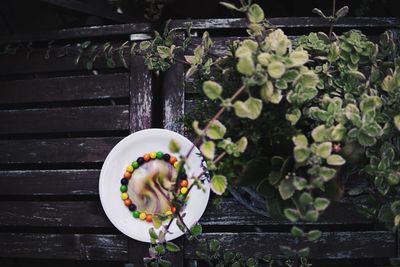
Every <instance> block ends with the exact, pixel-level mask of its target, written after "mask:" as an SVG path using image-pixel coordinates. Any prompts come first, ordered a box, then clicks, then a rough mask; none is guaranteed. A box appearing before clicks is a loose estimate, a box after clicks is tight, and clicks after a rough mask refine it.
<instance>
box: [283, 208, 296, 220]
mask: <svg viewBox="0 0 400 267" xmlns="http://www.w3.org/2000/svg"><path fill="white" fill-rule="evenodd" d="M284 214H285V217H286V218H287V219H288V220H289V221H291V222H297V220H298V219H299V218H300V212H299V211H298V210H296V209H290V208H288V209H285V210H284Z"/></svg>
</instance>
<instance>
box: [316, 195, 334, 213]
mask: <svg viewBox="0 0 400 267" xmlns="http://www.w3.org/2000/svg"><path fill="white" fill-rule="evenodd" d="M329 204H330V201H329V200H328V199H327V198H322V197H317V198H316V199H315V201H314V207H315V209H316V210H318V211H324V210H325V209H326V208H327V207H328V206H329Z"/></svg>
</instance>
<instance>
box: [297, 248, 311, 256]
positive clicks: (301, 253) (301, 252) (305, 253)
mask: <svg viewBox="0 0 400 267" xmlns="http://www.w3.org/2000/svg"><path fill="white" fill-rule="evenodd" d="M297 254H298V255H299V256H300V257H302V258H306V257H308V255H310V248H309V247H305V248H302V249H299V250H298V251H297Z"/></svg>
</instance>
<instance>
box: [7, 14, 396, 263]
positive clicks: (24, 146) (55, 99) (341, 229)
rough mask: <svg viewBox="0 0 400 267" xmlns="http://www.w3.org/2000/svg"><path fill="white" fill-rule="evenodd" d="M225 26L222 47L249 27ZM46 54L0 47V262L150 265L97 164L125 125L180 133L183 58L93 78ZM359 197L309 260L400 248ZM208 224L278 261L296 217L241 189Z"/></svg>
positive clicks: (285, 22) (113, 35)
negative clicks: (242, 198) (107, 197)
mask: <svg viewBox="0 0 400 267" xmlns="http://www.w3.org/2000/svg"><path fill="white" fill-rule="evenodd" d="M271 21H272V22H273V24H275V25H278V26H282V27H285V28H289V29H290V28H293V29H294V30H296V29H298V28H299V27H300V26H301V27H314V28H318V27H324V26H326V24H324V23H323V22H321V20H320V19H317V18H276V19H272V20H271ZM185 22H187V21H181V20H177V21H172V22H171V24H170V26H171V27H178V28H182V29H183V28H184V24H185ZM192 22H193V26H194V29H197V30H206V29H208V30H214V29H216V30H221V29H226V30H228V33H229V30H230V29H243V28H244V27H245V23H244V20H241V19H229V20H194V21H192ZM398 24H399V21H398V19H395V18H362V19H353V18H348V19H343V20H341V21H340V22H339V25H338V27H342V28H350V27H353V26H355V27H360V28H368V29H369V31H370V33H371V34H372V35H373V36H376V35H377V34H379V32H381V31H382V30H383V29H385V28H397V27H398ZM149 32H151V26H150V25H148V24H126V25H110V26H102V27H88V28H80V29H68V30H60V31H57V32H51V33H40V34H35V35H31V34H30V35H18V36H8V37H0V42H19V41H24V42H26V41H29V40H33V41H49V40H63V41H66V42H76V41H77V40H82V39H85V40H86V39H88V40H90V39H91V38H94V39H93V40H94V42H98V38H101V39H104V40H106V41H110V42H112V43H114V44H121V43H122V42H124V41H126V40H128V39H129V34H135V33H149ZM219 33H220V32H216V38H214V40H216V48H214V51H213V52H215V53H217V54H223V53H225V50H224V49H223V47H224V44H225V43H226V42H228V41H229V40H232V39H234V38H236V37H239V38H242V37H243V36H244V33H240V32H235V33H234V34H233V35H232V36H229V34H224V36H218V34H219ZM180 34H182V35H183V34H184V32H183V31H182V32H181V33H180ZM241 34H242V35H241ZM295 34H296V33H295ZM234 36H235V37H234ZM194 41H195V42H197V41H198V39H196V38H195V39H194ZM45 53H46V48H45V47H42V48H36V49H35V50H34V53H32V54H31V57H30V58H27V57H26V54H25V53H24V52H22V51H21V52H18V53H17V54H16V55H2V56H0V62H2V64H0V266H3V265H6V264H8V265H7V266H27V264H28V263H29V262H30V261H31V260H32V259H42V260H43V261H42V263H46V262H50V261H51V260H55V259H59V260H78V261H80V263H79V266H83V265H84V264H86V263H89V262H91V261H94V262H95V263H96V262H97V263H98V262H99V261H101V262H103V261H104V262H116V263H115V266H122V262H133V263H135V267H137V266H143V263H142V258H143V257H144V256H146V255H147V253H148V245H147V244H144V243H141V242H137V241H134V240H131V239H129V238H127V237H125V236H124V235H122V234H121V233H120V232H119V231H118V230H116V229H115V228H114V227H113V226H112V224H111V223H110V221H109V220H108V218H107V217H106V215H105V214H104V211H103V209H102V207H101V204H100V201H99V195H98V177H99V173H100V169H101V165H102V163H103V161H104V159H105V157H106V156H107V154H108V152H109V151H110V150H111V148H112V147H113V146H114V145H115V144H116V143H118V142H119V141H120V140H121V139H122V138H123V137H124V136H126V135H128V134H129V133H133V132H135V131H138V130H141V129H145V128H149V127H155V126H157V127H164V128H167V129H171V130H174V131H177V132H180V133H184V132H185V129H184V127H183V122H182V119H183V116H184V114H185V113H187V112H188V111H190V110H192V109H193V107H194V99H201V98H199V96H198V95H197V93H196V91H195V90H193V89H192V88H191V87H189V86H187V85H188V83H185V81H184V71H185V68H184V66H183V65H181V64H177V65H175V66H173V67H172V68H171V69H170V70H169V71H167V72H166V73H165V74H163V75H160V76H158V75H155V74H153V73H151V72H150V71H148V70H147V68H146V67H145V65H144V63H143V59H142V58H141V57H139V56H129V55H126V60H127V63H128V69H126V68H124V67H123V66H122V63H121V62H118V61H117V68H115V69H112V70H110V69H108V68H107V67H106V65H105V62H99V63H98V65H96V68H95V69H96V70H97V73H96V74H98V75H94V73H93V72H91V71H88V70H86V68H85V66H84V64H83V63H80V64H78V65H75V64H74V63H73V59H74V55H70V56H67V57H63V58H55V57H50V58H49V59H45V58H44V54H45ZM359 202H360V200H359V198H355V197H352V198H350V197H348V198H345V199H344V200H343V201H341V202H340V203H333V205H332V206H331V207H330V208H329V209H328V210H327V212H326V213H325V214H324V215H323V216H322V217H321V220H319V221H318V223H315V224H313V227H317V228H319V229H321V230H323V232H324V235H323V237H322V239H321V240H320V241H318V242H317V243H313V244H311V246H312V251H313V252H312V253H313V254H312V258H314V259H319V260H326V261H325V262H324V264H323V265H322V266H332V265H329V263H331V264H334V263H335V261H336V260H339V259H340V260H345V261H346V260H348V261H349V262H350V261H351V263H354V261H355V262H358V261H360V262H361V263H360V262H358V263H359V264H360V265H358V266H361V265H362V264H364V266H365V265H366V264H365V260H368V264H369V265H370V266H382V265H384V264H387V262H388V259H389V258H392V257H398V256H399V252H398V251H397V249H398V247H399V246H398V244H397V240H398V238H397V237H396V233H393V232H391V231H389V230H386V228H384V227H383V226H382V225H381V224H379V223H377V222H375V221H372V220H367V219H365V218H364V217H363V216H362V215H361V214H359V213H358V212H357V209H356V207H355V206H354V203H359ZM200 222H201V223H202V225H203V228H204V231H205V237H206V238H207V239H212V238H216V239H219V240H220V241H221V242H222V244H223V247H224V249H227V250H237V251H240V252H242V253H244V254H245V255H249V256H254V253H255V255H256V256H262V255H272V256H274V257H277V258H279V257H281V256H282V255H281V254H280V251H279V245H281V244H282V245H285V244H286V245H288V244H291V242H293V239H292V238H291V237H290V236H289V234H288V230H289V229H290V223H289V222H287V221H279V220H275V219H272V218H268V217H263V216H260V215H257V214H255V213H253V212H251V211H249V210H247V209H246V208H245V207H243V206H241V205H240V204H238V202H237V201H236V200H235V199H234V198H233V197H228V198H226V199H224V200H223V201H222V202H221V203H220V204H219V205H218V206H215V205H214V204H212V202H211V201H210V203H209V204H208V207H207V209H206V212H205V214H204V216H203V217H202V218H201V221H200ZM307 227H311V226H307ZM178 243H179V244H181V245H182V246H183V251H182V252H181V253H178V254H177V255H175V256H174V258H173V259H172V260H173V261H174V266H188V264H189V263H188V261H187V260H195V259H197V256H196V255H195V252H194V251H195V246H196V244H195V243H192V242H188V241H187V240H183V239H179V240H178ZM18 259H25V261H19V260H18ZM382 260H383V261H382ZM10 261H11V263H10ZM349 262H347V263H348V264H350V263H349ZM382 262H383V263H382ZM3 263H4V264H3ZM97 263H96V264H97ZM192 263H193V261H192ZM327 264H328V265H327ZM339 265H340V264H339ZM339 265H337V266H339ZM92 266H93V265H92ZM199 266H201V264H200V265H199ZM316 266H318V265H316ZM346 266H350V265H346Z"/></svg>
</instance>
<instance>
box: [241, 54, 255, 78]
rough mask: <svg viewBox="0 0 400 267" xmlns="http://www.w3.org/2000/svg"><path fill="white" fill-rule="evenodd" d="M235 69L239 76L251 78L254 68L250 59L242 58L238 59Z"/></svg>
mask: <svg viewBox="0 0 400 267" xmlns="http://www.w3.org/2000/svg"><path fill="white" fill-rule="evenodd" d="M236 69H237V71H238V72H240V73H241V74H244V75H246V76H251V75H252V74H253V73H254V70H255V67H254V62H253V60H252V59H251V57H242V58H240V59H239V62H238V64H237V65H236Z"/></svg>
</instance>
